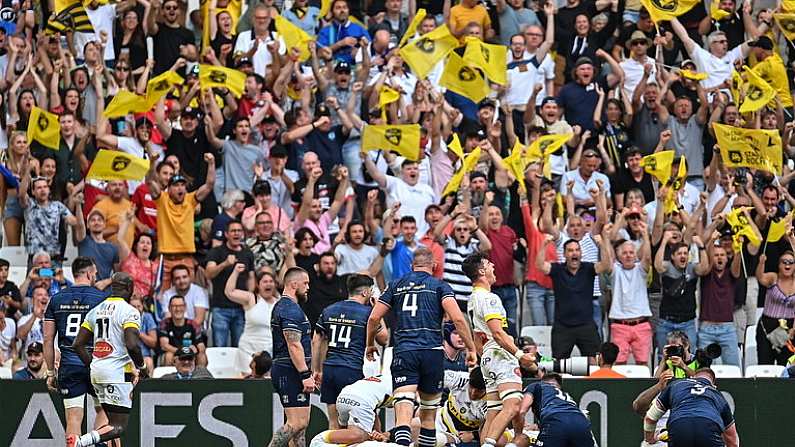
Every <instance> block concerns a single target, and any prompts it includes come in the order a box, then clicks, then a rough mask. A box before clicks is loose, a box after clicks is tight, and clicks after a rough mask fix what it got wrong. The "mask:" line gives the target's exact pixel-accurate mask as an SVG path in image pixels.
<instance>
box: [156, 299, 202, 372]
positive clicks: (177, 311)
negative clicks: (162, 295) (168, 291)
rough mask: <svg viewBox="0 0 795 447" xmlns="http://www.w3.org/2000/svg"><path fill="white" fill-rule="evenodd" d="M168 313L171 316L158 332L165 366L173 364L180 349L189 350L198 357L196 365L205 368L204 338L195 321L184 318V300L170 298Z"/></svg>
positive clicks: (164, 321)
mask: <svg viewBox="0 0 795 447" xmlns="http://www.w3.org/2000/svg"><path fill="white" fill-rule="evenodd" d="M168 312H169V313H170V314H171V316H170V317H168V318H166V319H165V320H163V321H162V322H161V323H160V330H159V331H158V338H159V340H160V349H161V350H162V351H163V354H164V355H165V357H164V360H165V364H166V365H171V364H173V363H174V359H175V357H176V356H177V355H178V354H179V352H180V349H181V348H189V349H190V350H191V351H193V353H194V354H196V356H197V357H198V360H197V361H198V363H199V364H200V365H204V366H206V365H207V354H206V353H205V351H206V349H207V345H206V343H205V338H206V337H205V336H204V334H203V333H202V330H201V327H199V325H198V324H196V322H195V321H193V320H189V319H187V318H185V299H184V298H182V297H181V296H179V295H175V296H172V297H171V300H169V303H168Z"/></svg>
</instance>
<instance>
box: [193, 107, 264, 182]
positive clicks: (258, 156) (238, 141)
mask: <svg viewBox="0 0 795 447" xmlns="http://www.w3.org/2000/svg"><path fill="white" fill-rule="evenodd" d="M204 130H205V131H206V132H207V141H208V142H209V143H210V146H212V147H214V148H215V149H216V150H220V152H221V153H222V154H223V155H224V163H223V165H222V166H221V167H220V168H218V172H217V173H216V176H217V177H218V184H217V185H216V187H215V195H216V197H218V196H221V195H222V194H223V193H225V192H227V191H231V190H233V189H240V190H242V191H251V188H252V187H253V186H254V177H253V176H252V175H251V170H252V166H254V165H256V164H261V163H263V162H264V161H265V157H264V155H263V153H262V151H261V150H260V148H259V147H257V146H256V144H255V143H256V142H255V141H251V140H250V137H251V136H252V133H251V122H250V121H249V119H248V118H247V117H238V118H235V121H234V130H233V131H232V134H233V136H234V138H231V139H228V140H221V139H219V138H218V137H217V136H216V130H217V129H216V128H215V125H214V124H213V122H212V120H211V119H210V118H209V117H207V116H205V117H204Z"/></svg>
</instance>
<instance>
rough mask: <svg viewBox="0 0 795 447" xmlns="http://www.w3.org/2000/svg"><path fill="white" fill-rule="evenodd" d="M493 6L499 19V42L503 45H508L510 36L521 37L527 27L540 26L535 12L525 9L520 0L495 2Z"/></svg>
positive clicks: (498, 0) (499, 0)
mask: <svg viewBox="0 0 795 447" xmlns="http://www.w3.org/2000/svg"><path fill="white" fill-rule="evenodd" d="M495 6H496V7H497V14H499V19H500V42H501V43H502V44H503V45H510V43H511V38H512V36H515V35H517V34H519V35H521V33H522V30H526V29H527V28H528V27H529V26H532V25H541V22H539V20H538V16H536V13H535V11H533V10H531V9H528V8H525V7H524V2H523V1H522V0H497V2H496V5H495ZM547 23H549V22H547ZM553 28H554V27H553Z"/></svg>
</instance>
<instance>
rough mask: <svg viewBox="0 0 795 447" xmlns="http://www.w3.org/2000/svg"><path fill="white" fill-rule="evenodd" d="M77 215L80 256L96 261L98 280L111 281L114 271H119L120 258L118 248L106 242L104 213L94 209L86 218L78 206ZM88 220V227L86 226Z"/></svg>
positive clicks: (78, 250)
mask: <svg viewBox="0 0 795 447" xmlns="http://www.w3.org/2000/svg"><path fill="white" fill-rule="evenodd" d="M75 214H76V217H77V225H76V226H75V242H76V243H77V253H78V255H79V256H85V257H87V258H91V259H93V260H94V263H95V264H96V266H97V279H99V280H103V279H109V278H110V275H111V274H112V273H113V272H114V271H118V269H119V258H120V257H119V249H118V247H117V246H116V245H114V244H112V243H110V242H109V241H106V240H105V230H106V229H107V225H106V221H105V214H104V212H103V211H102V210H100V209H97V208H94V209H92V210H91V211H89V213H88V216H86V217H85V218H84V217H83V208H82V207H81V206H80V205H78V207H77V210H76V213H75ZM86 220H87V221H88V225H86ZM86 229H88V234H86Z"/></svg>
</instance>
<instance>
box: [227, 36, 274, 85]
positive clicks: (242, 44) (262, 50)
mask: <svg viewBox="0 0 795 447" xmlns="http://www.w3.org/2000/svg"><path fill="white" fill-rule="evenodd" d="M276 39H278V40H279V54H280V55H285V54H287V46H286V45H285V44H284V39H282V38H281V37H280V36H279V35H278V34H276V33H272V32H271V33H268V37H267V38H266V39H265V41H264V42H261V43H260V44H259V47H257V51H256V52H255V53H254V57H253V58H252V59H253V60H252V61H251V62H252V63H253V64H254V72H255V73H257V74H259V75H261V76H265V69H266V68H267V67H268V65H270V64H271V62H273V58H272V57H271V53H270V51H268V44H269V43H271V42H273V41H274V40H276ZM255 40H256V39H255V38H254V30H250V31H244V32H242V33H240V34H238V35H237V42H236V43H235V50H234V53H238V52H241V53H247V52H248V51H249V50H250V49H251V48H252V47H253V46H254V41H255Z"/></svg>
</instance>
